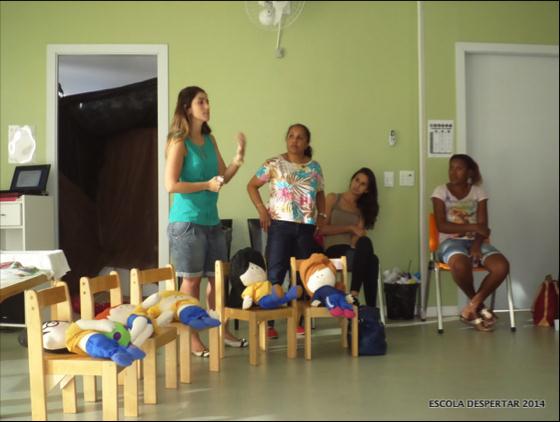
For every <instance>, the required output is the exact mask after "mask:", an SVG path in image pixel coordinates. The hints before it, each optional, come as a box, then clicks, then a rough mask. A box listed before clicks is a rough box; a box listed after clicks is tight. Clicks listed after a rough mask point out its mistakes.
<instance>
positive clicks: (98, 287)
mask: <svg viewBox="0 0 560 422" xmlns="http://www.w3.org/2000/svg"><path fill="white" fill-rule="evenodd" d="M101 292H109V298H110V305H111V307H114V306H118V305H121V304H122V303H123V297H122V289H121V279H120V277H119V273H117V272H116V271H111V272H110V273H109V274H107V275H101V276H98V277H82V278H80V308H81V314H82V318H83V319H95V294H97V293H101Z"/></svg>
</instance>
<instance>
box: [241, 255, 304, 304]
mask: <svg viewBox="0 0 560 422" xmlns="http://www.w3.org/2000/svg"><path fill="white" fill-rule="evenodd" d="M230 275H231V284H232V291H236V292H239V291H241V293H240V297H241V298H242V303H241V307H242V308H243V309H249V308H250V307H251V306H253V304H256V305H258V306H260V307H261V308H263V309H274V308H279V307H280V306H283V305H285V304H286V303H288V302H290V301H292V300H294V299H297V298H298V297H299V296H301V288H300V287H298V286H293V287H291V288H290V289H289V290H288V292H287V293H286V294H284V290H282V286H280V285H277V284H272V283H271V282H270V281H268V280H267V277H266V271H265V262H264V258H263V256H262V255H261V254H260V253H259V252H257V251H256V250H254V249H252V248H245V249H241V250H240V251H238V252H237V253H236V254H235V255H234V256H233V258H232V259H231V271H230Z"/></svg>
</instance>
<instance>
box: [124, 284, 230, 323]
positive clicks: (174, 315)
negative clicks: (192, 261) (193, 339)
mask: <svg viewBox="0 0 560 422" xmlns="http://www.w3.org/2000/svg"><path fill="white" fill-rule="evenodd" d="M142 316H143V317H148V318H150V319H151V321H154V320H155V321H157V323H158V324H161V323H163V322H167V323H169V322H171V321H179V322H182V323H183V324H185V325H188V326H190V327H192V328H194V329H195V330H204V329H205V328H212V327H217V326H219V325H220V321H219V320H218V318H217V315H216V314H215V313H214V312H213V311H210V313H208V312H206V311H205V310H204V309H203V308H202V307H201V306H200V302H199V301H198V300H197V299H195V298H193V297H192V296H189V295H187V294H186V293H182V292H179V291H176V290H164V291H161V292H156V293H154V294H152V295H150V296H148V298H147V299H146V300H144V302H142V304H141V305H139V306H137V307H136V309H135V310H134V314H133V315H132V316H131V317H129V318H128V323H129V324H134V322H135V318H138V317H142Z"/></svg>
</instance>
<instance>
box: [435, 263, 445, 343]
mask: <svg viewBox="0 0 560 422" xmlns="http://www.w3.org/2000/svg"><path fill="white" fill-rule="evenodd" d="M434 271H435V276H436V308H437V321H438V322H437V323H438V334H443V318H442V315H441V285H440V274H439V269H438V268H437V267H436V268H434Z"/></svg>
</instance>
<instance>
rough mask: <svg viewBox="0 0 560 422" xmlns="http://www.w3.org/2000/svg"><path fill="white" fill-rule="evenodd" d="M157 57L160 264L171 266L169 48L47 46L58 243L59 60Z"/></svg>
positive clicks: (51, 189)
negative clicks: (67, 57)
mask: <svg viewBox="0 0 560 422" xmlns="http://www.w3.org/2000/svg"><path fill="white" fill-rule="evenodd" d="M94 54H99V55H112V54H115V55H129V54H130V55H155V56H157V96H158V98H157V104H158V261H159V266H162V265H167V264H168V263H169V246H168V241H167V235H166V228H167V220H168V210H169V195H168V194H167V191H166V190H165V184H164V174H165V143H166V139H167V128H168V124H169V122H168V117H169V116H168V104H169V103H168V75H169V74H168V59H167V45H166V44H48V45H47V122H46V128H47V130H46V140H47V151H46V157H47V162H48V163H50V164H51V174H50V177H49V181H48V191H49V193H50V195H51V196H53V199H54V222H53V224H54V229H55V230H54V231H55V243H56V245H57V247H58V245H59V243H58V242H59V227H58V147H57V145H58V142H57V140H58V124H57V122H58V56H63V55H94Z"/></svg>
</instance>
